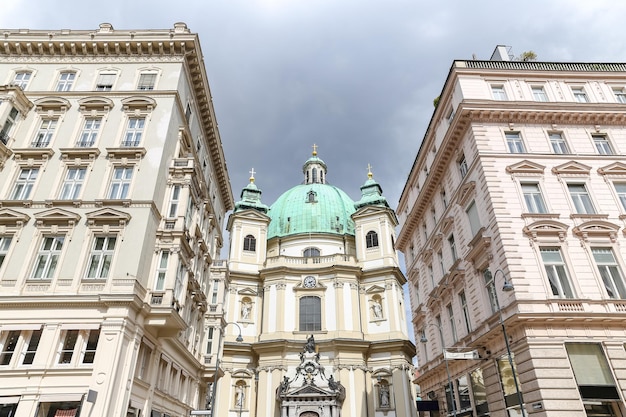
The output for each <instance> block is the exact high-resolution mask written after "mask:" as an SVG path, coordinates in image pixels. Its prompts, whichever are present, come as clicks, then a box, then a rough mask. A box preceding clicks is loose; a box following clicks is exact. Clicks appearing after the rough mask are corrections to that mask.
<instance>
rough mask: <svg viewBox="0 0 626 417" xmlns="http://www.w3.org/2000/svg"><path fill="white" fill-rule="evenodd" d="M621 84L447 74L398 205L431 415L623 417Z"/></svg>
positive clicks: (556, 68) (487, 69)
mask: <svg viewBox="0 0 626 417" xmlns="http://www.w3.org/2000/svg"><path fill="white" fill-rule="evenodd" d="M625 88H626V64H605V63H597V64H583V63H548V62H519V61H511V60H510V58H509V57H508V54H507V53H506V50H505V48H503V47H498V49H497V50H496V52H495V53H494V56H493V57H492V59H491V60H489V61H477V60H472V61H455V62H454V63H453V64H452V67H451V69H450V72H449V75H448V78H447V80H446V82H445V84H444V86H443V90H442V92H441V96H440V98H439V102H438V105H437V106H436V109H435V111H434V114H433V116H432V118H431V121H430V124H429V127H428V130H427V132H426V134H425V136H424V139H423V142H422V144H421V147H420V150H419V152H418V155H417V157H416V159H415V162H414V164H413V167H412V169H411V172H410V175H409V177H408V181H407V183H406V185H405V188H404V191H403V193H402V196H401V199H400V203H399V206H398V216H399V220H400V224H401V230H400V233H399V235H398V248H399V249H400V250H402V251H403V252H404V253H405V254H406V270H407V275H408V280H409V291H410V298H411V308H412V315H413V318H412V321H413V326H414V329H415V333H416V335H417V338H418V339H422V340H423V341H424V342H425V343H418V345H419V346H418V347H417V352H418V360H419V370H420V376H419V377H418V378H417V382H418V383H419V385H420V386H421V399H422V400H423V402H422V404H421V406H422V407H421V409H422V410H427V409H431V410H434V409H436V408H438V409H439V411H438V412H439V413H440V415H443V414H447V415H458V416H469V415H473V416H487V415H491V416H505V415H508V416H521V415H527V416H531V415H532V416H563V415H568V416H581V417H582V416H587V417H591V416H624V415H626V414H625V406H624V398H625V393H626V350H625V341H626V326H624V322H625V320H626V284H625V275H624V273H625V272H626V263H625V261H624V259H626V228H625V226H626V224H625V219H626V156H625V155H626V107H625V103H626V90H625ZM444 351H446V352H449V353H446V354H445V355H444V354H443V352H444ZM474 352H475V353H476V354H478V356H476V355H475V354H474ZM461 358H463V359H461ZM520 403H522V407H520ZM419 405H420V404H419V402H418V406H419ZM522 408H523V411H522ZM435 413H436V411H431V415H434V414H435Z"/></svg>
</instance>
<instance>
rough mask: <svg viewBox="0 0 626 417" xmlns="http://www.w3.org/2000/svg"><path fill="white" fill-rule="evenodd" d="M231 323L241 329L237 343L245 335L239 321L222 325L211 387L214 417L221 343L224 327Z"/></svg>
mask: <svg viewBox="0 0 626 417" xmlns="http://www.w3.org/2000/svg"><path fill="white" fill-rule="evenodd" d="M229 324H232V325H234V326H237V329H239V336H237V338H236V339H235V341H236V342H237V343H241V342H243V337H242V336H241V326H239V325H238V324H237V323H235V322H230V321H229V322H227V323H226V324H224V326H223V327H220V328H219V329H220V339H219V341H218V343H217V354H216V355H215V374H214V375H213V388H212V389H211V391H212V392H211V409H210V410H209V411H210V413H209V416H210V417H213V416H214V415H215V414H214V413H213V410H215V406H216V405H217V404H216V403H217V401H216V398H215V393H216V392H217V375H218V372H219V367H220V345H221V343H222V337H223V335H224V329H226V327H228V325H229Z"/></svg>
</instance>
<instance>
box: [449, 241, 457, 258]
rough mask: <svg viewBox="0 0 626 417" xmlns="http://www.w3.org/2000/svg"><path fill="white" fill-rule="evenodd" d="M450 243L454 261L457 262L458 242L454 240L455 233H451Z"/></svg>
mask: <svg viewBox="0 0 626 417" xmlns="http://www.w3.org/2000/svg"><path fill="white" fill-rule="evenodd" d="M448 245H449V246H450V255H451V256H452V261H453V262H456V260H457V259H458V257H457V254H456V243H455V241H454V235H450V237H449V238H448Z"/></svg>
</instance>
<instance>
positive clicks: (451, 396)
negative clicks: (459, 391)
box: [420, 323, 456, 417]
mask: <svg viewBox="0 0 626 417" xmlns="http://www.w3.org/2000/svg"><path fill="white" fill-rule="evenodd" d="M428 326H434V327H436V328H437V329H438V330H439V337H440V338H441V350H442V351H443V361H444V362H445V363H446V374H447V375H448V389H449V390H450V400H451V402H452V414H453V415H454V417H456V399H455V398H454V387H453V386H452V379H451V378H450V368H449V367H448V358H447V357H446V347H445V346H444V343H443V331H442V330H441V326H439V325H438V324H435V323H427V324H426V327H428ZM420 342H422V343H426V342H428V339H427V338H426V333H425V332H422V337H420Z"/></svg>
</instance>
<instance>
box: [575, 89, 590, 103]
mask: <svg viewBox="0 0 626 417" xmlns="http://www.w3.org/2000/svg"><path fill="white" fill-rule="evenodd" d="M572 94H574V100H575V101H577V102H579V103H589V98H588V97H587V93H586V92H585V89H584V88H583V87H572Z"/></svg>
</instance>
